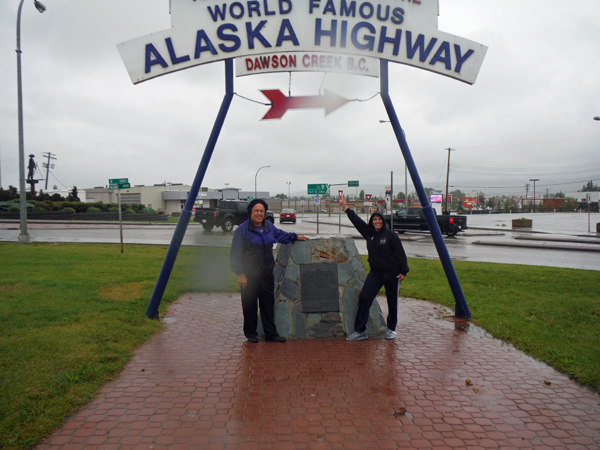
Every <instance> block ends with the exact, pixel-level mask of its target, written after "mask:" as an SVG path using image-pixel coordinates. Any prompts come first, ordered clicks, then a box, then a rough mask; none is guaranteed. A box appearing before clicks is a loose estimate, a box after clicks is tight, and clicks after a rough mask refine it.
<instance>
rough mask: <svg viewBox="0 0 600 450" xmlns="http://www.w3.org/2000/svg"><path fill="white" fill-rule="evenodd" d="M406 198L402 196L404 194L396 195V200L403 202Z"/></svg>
mask: <svg viewBox="0 0 600 450" xmlns="http://www.w3.org/2000/svg"><path fill="white" fill-rule="evenodd" d="M405 198H406V196H405V195H404V192H398V193H397V194H396V200H404V199H405Z"/></svg>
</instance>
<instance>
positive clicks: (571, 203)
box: [560, 197, 579, 212]
mask: <svg viewBox="0 0 600 450" xmlns="http://www.w3.org/2000/svg"><path fill="white" fill-rule="evenodd" d="M578 206H579V204H578V203H577V201H576V200H575V199H574V198H573V197H565V199H564V200H563V201H562V202H560V210H561V211H568V212H570V211H575V210H576V209H577V207H578Z"/></svg>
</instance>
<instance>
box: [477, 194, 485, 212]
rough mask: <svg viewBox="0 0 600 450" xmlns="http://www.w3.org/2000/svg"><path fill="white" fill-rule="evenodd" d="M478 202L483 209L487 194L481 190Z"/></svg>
mask: <svg viewBox="0 0 600 450" xmlns="http://www.w3.org/2000/svg"><path fill="white" fill-rule="evenodd" d="M477 202H478V203H479V209H483V207H484V206H485V194H484V193H483V192H481V191H479V192H477Z"/></svg>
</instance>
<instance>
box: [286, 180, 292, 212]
mask: <svg viewBox="0 0 600 450" xmlns="http://www.w3.org/2000/svg"><path fill="white" fill-rule="evenodd" d="M285 184H287V185H288V208H289V207H290V184H292V182H291V181H286V182H285Z"/></svg>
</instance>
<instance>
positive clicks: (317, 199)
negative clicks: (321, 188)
mask: <svg viewBox="0 0 600 450" xmlns="http://www.w3.org/2000/svg"><path fill="white" fill-rule="evenodd" d="M319 203H321V199H320V198H319V197H315V205H318V204H319Z"/></svg>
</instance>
